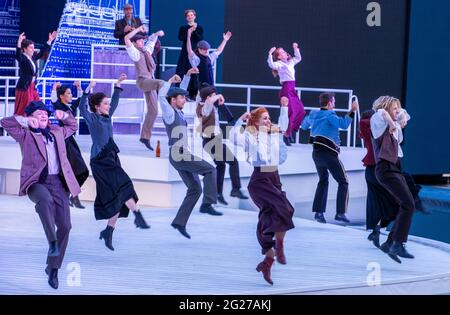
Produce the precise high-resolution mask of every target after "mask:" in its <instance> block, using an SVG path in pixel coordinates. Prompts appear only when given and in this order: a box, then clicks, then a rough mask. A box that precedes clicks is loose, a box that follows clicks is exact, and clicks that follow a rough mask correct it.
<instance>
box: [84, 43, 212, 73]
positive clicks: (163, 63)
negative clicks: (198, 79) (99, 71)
mask: <svg viewBox="0 0 450 315" xmlns="http://www.w3.org/2000/svg"><path fill="white" fill-rule="evenodd" d="M125 47H126V46H124V45H108V44H92V47H91V78H94V66H95V65H102V66H125V67H133V66H134V63H133V62H132V61H131V60H130V62H129V63H124V64H118V63H110V62H109V63H108V62H98V61H95V51H96V49H103V48H113V49H114V48H115V50H119V49H124V48H125ZM179 51H181V47H170V46H161V52H160V55H161V62H160V63H159V67H160V68H161V71H162V72H164V71H166V70H168V69H171V68H176V66H177V64H173V63H167V59H168V56H167V55H168V53H169V52H179ZM209 51H210V52H213V51H216V49H210V50H209ZM217 62H219V60H217ZM217 62H216V63H215V65H214V67H213V74H214V80H215V79H216V73H217Z"/></svg>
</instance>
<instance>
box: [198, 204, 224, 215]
mask: <svg viewBox="0 0 450 315" xmlns="http://www.w3.org/2000/svg"><path fill="white" fill-rule="evenodd" d="M200 212H201V213H207V214H210V215H215V216H219V215H223V213H222V212H219V211H217V210H216V209H214V207H213V206H211V205H201V207H200Z"/></svg>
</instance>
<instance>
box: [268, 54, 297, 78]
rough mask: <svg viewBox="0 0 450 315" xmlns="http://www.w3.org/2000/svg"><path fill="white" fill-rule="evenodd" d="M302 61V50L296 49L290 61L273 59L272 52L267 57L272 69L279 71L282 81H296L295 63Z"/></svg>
mask: <svg viewBox="0 0 450 315" xmlns="http://www.w3.org/2000/svg"><path fill="white" fill-rule="evenodd" d="M300 61H302V56H301V55H300V50H299V49H295V50H294V57H292V58H291V59H289V60H288V61H286V62H284V61H281V60H280V61H273V57H272V55H271V54H270V55H269V56H268V57H267V64H268V65H269V67H270V69H272V70H276V71H278V76H279V77H280V83H283V82H289V81H295V68H294V67H295V65H297V64H298V63H299V62H300Z"/></svg>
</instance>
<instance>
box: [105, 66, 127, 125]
mask: <svg viewBox="0 0 450 315" xmlns="http://www.w3.org/2000/svg"><path fill="white" fill-rule="evenodd" d="M126 79H127V75H126V74H125V73H122V74H121V75H120V77H119V79H118V80H117V82H116V84H115V86H114V92H113V95H112V96H111V103H110V105H111V108H110V109H109V116H112V115H113V114H114V112H115V111H116V109H117V107H118V106H119V99H120V93H122V91H123V89H122V82H123V81H125V80H126Z"/></svg>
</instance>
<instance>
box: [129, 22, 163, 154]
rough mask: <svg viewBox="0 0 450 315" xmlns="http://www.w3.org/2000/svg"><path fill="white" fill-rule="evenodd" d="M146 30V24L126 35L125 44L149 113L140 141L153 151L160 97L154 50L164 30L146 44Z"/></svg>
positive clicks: (151, 36) (153, 35)
mask: <svg viewBox="0 0 450 315" xmlns="http://www.w3.org/2000/svg"><path fill="white" fill-rule="evenodd" d="M140 32H141V33H142V32H146V29H145V27H144V26H141V27H139V28H137V29H135V30H133V31H132V32H130V33H129V34H127V36H125V45H126V49H127V53H128V56H130V58H131V60H133V62H134V64H135V66H136V85H137V86H138V88H139V89H140V90H141V91H143V92H144V97H145V102H146V104H147V115H146V116H145V120H144V123H143V125H142V130H141V138H140V141H141V142H142V143H143V144H144V145H145V146H146V147H147V148H148V149H149V150H151V151H153V147H152V146H151V144H150V138H151V136H152V129H153V125H154V124H155V120H156V117H157V116H158V99H157V94H156V91H157V89H158V85H155V82H157V81H155V80H154V79H155V70H156V63H155V60H154V59H153V56H152V54H153V52H154V49H155V45H156V43H157V40H158V37H161V36H164V32H163V31H158V32H156V33H153V34H152V35H150V37H149V38H148V40H147V43H145V44H144V39H145V37H144V36H143V35H141V33H140Z"/></svg>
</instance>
